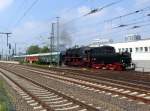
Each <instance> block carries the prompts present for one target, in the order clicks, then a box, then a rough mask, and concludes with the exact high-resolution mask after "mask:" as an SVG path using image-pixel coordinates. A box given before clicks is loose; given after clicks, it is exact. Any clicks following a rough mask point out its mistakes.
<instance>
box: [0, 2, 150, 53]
mask: <svg viewBox="0 0 150 111" xmlns="http://www.w3.org/2000/svg"><path fill="white" fill-rule="evenodd" d="M35 1H36V0H0V32H11V33H12V34H11V35H10V36H11V37H9V43H11V45H12V48H14V44H15V43H16V44H17V51H18V52H19V51H20V52H21V51H25V50H26V49H27V47H29V46H30V45H35V44H37V45H40V46H44V45H48V43H49V39H48V38H49V36H50V33H51V23H53V22H54V23H56V17H58V16H59V17H60V19H59V20H60V32H61V31H64V30H65V31H66V32H67V35H66V37H62V38H60V39H61V40H60V41H61V43H66V44H67V45H68V47H71V46H73V45H87V44H90V43H91V42H92V41H93V40H95V39H112V40H113V41H114V42H120V41H124V37H125V36H126V35H128V34H140V35H141V36H142V38H149V37H150V32H149V29H150V25H148V24H150V23H149V21H150V16H147V15H148V14H149V13H150V8H146V9H144V8H145V7H150V5H149V4H150V0H121V2H119V3H117V4H115V5H112V6H110V7H107V8H104V9H103V10H101V11H99V12H98V13H95V14H91V15H88V16H83V15H85V14H87V13H88V12H90V10H92V9H96V8H101V7H103V6H105V5H107V4H110V3H112V2H114V1H118V0H37V2H36V3H35V4H34V5H33V7H32V8H31V9H30V7H31V5H32V4H33V3H34V2H35ZM29 9H30V10H29ZM139 9H144V10H143V11H141V12H140V13H138V14H133V15H130V16H126V17H120V18H119V19H115V20H111V19H112V18H114V17H118V16H122V15H124V14H128V13H130V12H134V11H136V10H139ZM27 10H28V11H27ZM108 20H110V21H108ZM137 23H138V24H137ZM122 24H132V25H130V26H129V27H125V28H115V27H117V26H119V25H122ZM134 26H142V27H140V28H138V29H131V28H132V27H134ZM55 28H56V27H55ZM0 37H1V38H0V47H1V48H0V53H2V49H3V53H6V51H7V50H6V36H5V35H0Z"/></svg>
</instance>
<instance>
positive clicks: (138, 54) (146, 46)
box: [90, 39, 150, 72]
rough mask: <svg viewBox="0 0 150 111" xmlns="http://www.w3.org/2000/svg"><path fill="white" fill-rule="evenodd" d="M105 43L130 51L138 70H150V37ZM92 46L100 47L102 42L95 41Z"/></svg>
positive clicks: (117, 49)
mask: <svg viewBox="0 0 150 111" xmlns="http://www.w3.org/2000/svg"><path fill="white" fill-rule="evenodd" d="M105 45H110V46H113V47H115V49H116V52H124V51H128V52H130V53H131V56H132V61H133V63H135V65H136V70H137V71H145V72H150V39H141V40H137V41H135V40H134V41H127V42H122V43H108V44H105ZM90 46H91V47H99V46H100V44H99V43H98V42H97V43H94V42H93V43H92V44H91V45H90Z"/></svg>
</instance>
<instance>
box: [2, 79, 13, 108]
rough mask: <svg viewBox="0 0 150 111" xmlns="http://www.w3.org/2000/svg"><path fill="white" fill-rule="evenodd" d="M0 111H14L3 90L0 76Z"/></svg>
mask: <svg viewBox="0 0 150 111" xmlns="http://www.w3.org/2000/svg"><path fill="white" fill-rule="evenodd" d="M0 111H14V110H13V107H12V105H11V102H10V98H9V97H8V96H7V92H6V91H5V88H4V85H3V80H2V79H1V78H0Z"/></svg>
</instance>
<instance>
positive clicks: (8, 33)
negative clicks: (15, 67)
mask: <svg viewBox="0 0 150 111" xmlns="http://www.w3.org/2000/svg"><path fill="white" fill-rule="evenodd" d="M0 34H4V35H6V37H7V38H6V39H7V54H6V60H8V50H10V49H9V44H8V38H9V37H10V36H9V35H10V34H12V33H10V32H0Z"/></svg>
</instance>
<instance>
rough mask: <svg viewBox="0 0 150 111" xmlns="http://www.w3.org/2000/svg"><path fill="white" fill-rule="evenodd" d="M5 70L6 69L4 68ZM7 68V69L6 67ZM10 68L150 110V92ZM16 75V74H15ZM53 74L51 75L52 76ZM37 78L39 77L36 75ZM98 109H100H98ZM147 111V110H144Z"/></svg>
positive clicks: (25, 68) (20, 68) (32, 70)
mask: <svg viewBox="0 0 150 111" xmlns="http://www.w3.org/2000/svg"><path fill="white" fill-rule="evenodd" d="M3 68H4V67H3ZM5 68H6V67H5ZM10 68H12V69H15V70H16V68H17V69H18V70H16V71H19V70H20V71H21V70H22V71H25V70H26V73H29V72H30V73H31V72H32V74H33V73H35V74H39V75H38V76H40V77H44V78H47V79H50V78H51V79H52V78H53V79H54V80H57V81H61V82H62V81H63V82H68V83H70V84H74V85H76V86H78V87H80V88H83V89H85V90H89V91H92V92H93V93H94V92H98V93H105V94H106V95H111V96H112V97H118V96H119V97H120V96H121V97H120V98H119V99H125V98H127V99H128V101H134V102H135V103H137V104H141V105H145V106H148V109H149V104H150V95H149V93H148V92H149V91H146V90H138V89H136V90H134V88H132V90H131V88H130V90H129V88H127V87H121V85H120V87H118V86H115V85H114V84H111V85H110V84H109V85H108V84H107V85H106V84H105V85H104V84H98V83H94V82H89V81H85V80H81V79H79V78H78V79H77V78H76V79H74V78H70V77H65V76H60V75H57V74H56V72H53V71H51V72H44V71H38V70H35V69H34V68H27V67H22V66H21V67H18V66H14V65H12V66H11V65H10ZM13 73H14V72H13ZM50 73H51V74H50ZM36 76H37V75H36ZM97 108H98V107H97ZM136 111H137V110H136ZM144 111H146V110H144Z"/></svg>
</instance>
